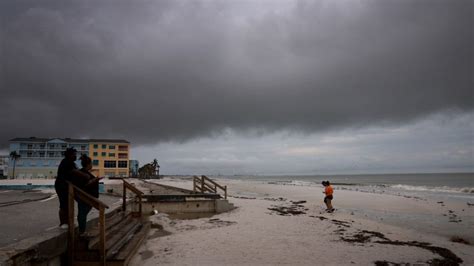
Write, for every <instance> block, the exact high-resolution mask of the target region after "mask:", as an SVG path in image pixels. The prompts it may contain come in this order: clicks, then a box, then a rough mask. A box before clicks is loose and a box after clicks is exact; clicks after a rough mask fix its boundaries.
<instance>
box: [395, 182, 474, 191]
mask: <svg viewBox="0 0 474 266" xmlns="http://www.w3.org/2000/svg"><path fill="white" fill-rule="evenodd" d="M390 187H391V188H395V189H401V190H409V191H428V192H446V193H474V187H463V188H456V187H448V186H442V187H428V186H410V185H402V184H398V185H393V186H390Z"/></svg>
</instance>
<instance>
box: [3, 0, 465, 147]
mask: <svg viewBox="0 0 474 266" xmlns="http://www.w3.org/2000/svg"><path fill="white" fill-rule="evenodd" d="M472 10H473V2H472V1H470V0H467V1H462V0H458V1H444V0H440V1H438V0H429V1H428V0H426V1H425V0H419V1H297V2H296V1H295V2H291V1H282V2H278V1H175V0H173V1H133V3H132V2H130V1H105V0H102V1H63V0H61V1H33V0H31V1H2V2H1V3H0V16H1V18H0V19H1V25H0V52H1V54H0V89H1V92H0V94H1V95H0V106H1V110H2V111H1V115H0V126H1V130H0V140H1V141H0V143H1V144H0V147H5V145H6V144H7V140H8V139H9V138H13V137H16V136H25V137H27V136H39V137H52V136H58V137H66V136H68V137H101V138H102V137H114V138H126V139H128V140H130V141H132V142H134V143H136V144H147V143H156V142H158V141H170V140H171V141H174V140H176V141H182V140H188V139H192V138H194V137H198V136H205V135H209V134H211V133H213V132H219V131H220V130H222V129H223V128H233V129H237V130H248V129H255V128H257V129H260V130H264V131H265V130H267V131H272V130H288V129H290V130H297V131H303V132H319V131H325V130H330V129H334V128H344V127H354V126H355V127H359V126H365V125H373V124H380V123H406V122H408V121H412V120H413V119H417V118H420V117H424V116H427V115H429V114H432V113H436V112H442V111H444V110H456V111H459V112H470V111H472V110H473V106H474V97H473V92H472V88H473V76H472V75H473V58H474V53H473V47H474V45H473V44H474V42H473V26H472V25H474V20H473V14H472Z"/></svg>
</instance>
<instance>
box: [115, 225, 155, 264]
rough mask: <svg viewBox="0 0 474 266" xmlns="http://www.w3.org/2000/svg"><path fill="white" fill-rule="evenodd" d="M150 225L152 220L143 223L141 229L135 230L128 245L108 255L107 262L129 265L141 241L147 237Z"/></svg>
mask: <svg viewBox="0 0 474 266" xmlns="http://www.w3.org/2000/svg"><path fill="white" fill-rule="evenodd" d="M150 226H151V223H150V222H145V223H143V224H142V226H141V227H140V230H138V231H137V232H135V234H134V235H133V237H132V238H131V239H130V240H129V241H128V242H127V243H126V245H124V246H122V247H121V248H120V250H119V251H118V252H117V253H115V254H114V255H113V256H111V257H107V262H111V264H112V263H113V264H114V265H128V263H129V262H130V260H131V259H132V257H133V255H135V253H136V252H137V250H138V248H139V247H140V245H141V243H142V242H143V241H144V240H145V239H146V237H147V235H148V231H149V230H150Z"/></svg>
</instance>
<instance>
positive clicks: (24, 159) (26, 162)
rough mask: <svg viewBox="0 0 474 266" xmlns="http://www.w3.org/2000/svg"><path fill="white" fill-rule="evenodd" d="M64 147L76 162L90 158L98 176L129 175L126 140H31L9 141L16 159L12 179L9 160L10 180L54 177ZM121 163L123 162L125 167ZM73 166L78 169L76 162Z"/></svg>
mask: <svg viewBox="0 0 474 266" xmlns="http://www.w3.org/2000/svg"><path fill="white" fill-rule="evenodd" d="M99 145H100V146H99ZM104 145H105V146H104ZM95 147H97V148H95ZM99 147H100V148H99ZM67 148H75V149H76V150H77V155H78V156H77V157H78V159H79V158H80V156H81V155H82V154H86V155H88V156H90V157H91V158H92V160H93V164H94V170H95V172H94V174H95V175H97V176H121V175H122V176H127V175H128V153H129V149H130V143H129V142H128V141H126V140H107V139H71V138H52V139H48V138H36V137H30V138H14V139H11V140H10V152H16V153H17V154H18V155H19V158H17V159H16V160H15V161H16V162H15V171H14V172H15V176H14V177H13V176H12V175H13V162H12V160H10V163H9V164H10V167H9V171H8V173H9V177H10V178H28V179H29V178H55V177H56V174H57V170H58V166H59V163H60V162H61V160H62V159H63V157H64V151H65V150H66V149H67ZM114 151H116V152H114ZM104 152H105V154H104ZM119 154H121V155H120V156H119ZM120 161H125V164H124V163H123V162H120ZM76 165H77V166H78V167H80V161H79V160H78V161H77V162H76ZM124 165H125V166H124ZM124 168H125V170H123V169H124Z"/></svg>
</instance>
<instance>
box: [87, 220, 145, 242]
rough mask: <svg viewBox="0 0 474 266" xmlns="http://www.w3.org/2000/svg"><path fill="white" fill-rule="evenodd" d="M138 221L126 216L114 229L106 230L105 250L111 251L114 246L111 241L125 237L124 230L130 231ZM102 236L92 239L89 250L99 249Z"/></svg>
mask: <svg viewBox="0 0 474 266" xmlns="http://www.w3.org/2000/svg"><path fill="white" fill-rule="evenodd" d="M135 222H136V220H135V219H133V217H132V216H131V215H126V216H125V217H124V218H123V219H122V220H121V221H120V222H118V223H117V224H115V225H114V226H113V227H111V228H109V229H107V230H105V250H107V249H109V248H110V247H111V246H112V244H111V241H117V239H120V237H121V236H123V235H124V233H126V232H123V230H124V228H126V229H129V228H130V226H133V225H134V224H135ZM99 244H100V235H99V236H97V237H95V238H93V239H91V240H90V241H89V244H88V249H90V250H92V249H97V250H98V249H99Z"/></svg>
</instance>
